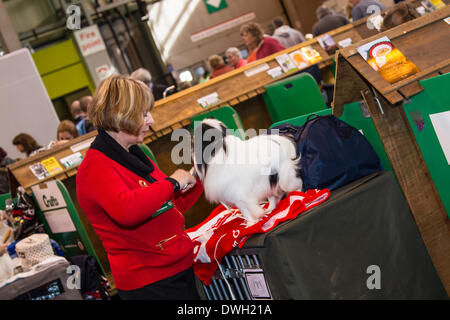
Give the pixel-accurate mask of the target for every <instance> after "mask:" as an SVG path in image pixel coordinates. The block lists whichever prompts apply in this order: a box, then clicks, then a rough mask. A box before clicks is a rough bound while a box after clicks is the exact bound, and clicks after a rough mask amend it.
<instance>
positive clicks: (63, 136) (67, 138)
mask: <svg viewBox="0 0 450 320" xmlns="http://www.w3.org/2000/svg"><path fill="white" fill-rule="evenodd" d="M73 138H74V137H73V136H72V135H71V134H70V132H68V131H61V132H59V133H58V141H62V140H64V141H70V140H72V139H73Z"/></svg>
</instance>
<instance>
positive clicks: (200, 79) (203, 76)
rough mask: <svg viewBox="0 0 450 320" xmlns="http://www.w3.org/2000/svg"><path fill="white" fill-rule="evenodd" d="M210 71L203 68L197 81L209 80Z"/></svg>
mask: <svg viewBox="0 0 450 320" xmlns="http://www.w3.org/2000/svg"><path fill="white" fill-rule="evenodd" d="M210 75H211V74H210V72H209V71H208V70H205V72H204V73H203V74H202V76H201V77H200V78H199V79H198V83H203V82H206V81H208V80H209V77H210Z"/></svg>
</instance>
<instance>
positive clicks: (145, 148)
mask: <svg viewBox="0 0 450 320" xmlns="http://www.w3.org/2000/svg"><path fill="white" fill-rule="evenodd" d="M139 147H140V148H141V150H142V151H144V153H145V155H146V156H147V157H149V158H150V159H152V161H153V162H154V163H155V164H156V165H158V162H156V157H155V155H154V154H153V152H152V150H151V149H150V148H149V147H148V146H147V145H146V144H143V143H140V144H139Z"/></svg>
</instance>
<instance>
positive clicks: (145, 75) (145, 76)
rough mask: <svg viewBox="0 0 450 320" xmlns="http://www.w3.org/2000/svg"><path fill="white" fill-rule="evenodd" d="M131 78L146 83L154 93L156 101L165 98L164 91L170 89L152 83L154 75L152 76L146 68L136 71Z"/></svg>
mask: <svg viewBox="0 0 450 320" xmlns="http://www.w3.org/2000/svg"><path fill="white" fill-rule="evenodd" d="M130 77H131V78H133V79H136V80H140V81H142V82H143V83H145V84H146V85H147V86H148V87H149V88H150V90H151V92H152V93H153V97H154V99H155V101H157V100H160V99H162V98H163V94H164V91H165V90H166V89H167V88H168V87H167V86H165V85H162V84H159V83H156V82H153V81H152V75H151V74H150V71H148V70H147V69H144V68H139V69H137V70H135V71H134V72H133V73H132V74H131V76H130Z"/></svg>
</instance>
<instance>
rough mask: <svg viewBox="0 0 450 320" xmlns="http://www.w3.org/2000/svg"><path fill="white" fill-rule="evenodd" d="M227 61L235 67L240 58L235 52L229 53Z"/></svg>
mask: <svg viewBox="0 0 450 320" xmlns="http://www.w3.org/2000/svg"><path fill="white" fill-rule="evenodd" d="M227 61H228V64H229V65H230V66H232V67H235V66H236V65H237V64H238V62H239V58H238V57H236V56H235V55H234V54H232V53H229V54H227Z"/></svg>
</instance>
